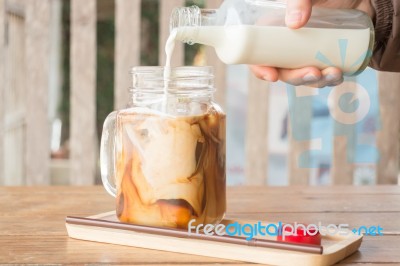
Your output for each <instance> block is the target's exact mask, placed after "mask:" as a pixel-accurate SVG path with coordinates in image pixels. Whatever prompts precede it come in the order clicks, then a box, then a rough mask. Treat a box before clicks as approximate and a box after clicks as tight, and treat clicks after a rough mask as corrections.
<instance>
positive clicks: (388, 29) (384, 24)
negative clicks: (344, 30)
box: [370, 0, 400, 72]
mask: <svg viewBox="0 0 400 266" xmlns="http://www.w3.org/2000/svg"><path fill="white" fill-rule="evenodd" d="M372 5H373V7H374V9H375V13H376V19H375V47H374V51H373V56H372V61H371V63H370V66H371V67H373V68H375V69H377V70H382V71H391V72H400V2H399V1H398V0H372Z"/></svg>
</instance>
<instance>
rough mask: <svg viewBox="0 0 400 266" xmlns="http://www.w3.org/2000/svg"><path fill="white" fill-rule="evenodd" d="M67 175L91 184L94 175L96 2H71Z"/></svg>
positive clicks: (74, 181) (95, 141)
mask: <svg viewBox="0 0 400 266" xmlns="http://www.w3.org/2000/svg"><path fill="white" fill-rule="evenodd" d="M70 120H71V133H70V138H71V140H70V147H71V176H70V182H71V184H75V185H83V184H93V182H94V178H95V173H96V158H97V154H96V147H97V137H96V132H95V125H96V0H87V1H80V0H72V1H71V119H70Z"/></svg>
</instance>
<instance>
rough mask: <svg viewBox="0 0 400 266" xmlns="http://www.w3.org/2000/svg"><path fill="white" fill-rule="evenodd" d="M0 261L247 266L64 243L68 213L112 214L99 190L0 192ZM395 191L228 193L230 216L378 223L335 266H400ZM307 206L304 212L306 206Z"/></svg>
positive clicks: (399, 196)
mask: <svg viewBox="0 0 400 266" xmlns="http://www.w3.org/2000/svg"><path fill="white" fill-rule="evenodd" d="M0 202H1V204H0V228H1V229H0V246H1V247H2V248H0V263H1V264H3V263H18V264H20V263H37V264H55V263H76V264H87V263H102V264H108V265H110V264H122V265H123V264H135V265H160V264H164V263H165V264H174V265H192V264H216V263H218V264H224V265H225V264H226V265H238V264H240V265H248V264H245V263H241V262H233V261H229V260H222V259H213V258H207V257H200V256H190V255H184V254H175V253H169V252H162V251H152V250H147V249H139V248H130V247H123V246H117V245H108V244H100V243H92V242H87V241H79V240H74V239H70V238H68V237H67V234H66V230H65V226H64V222H65V220H64V219H65V217H66V216H67V215H76V216H89V215H93V214H96V213H101V212H106V211H110V210H112V209H113V208H114V203H115V202H114V198H112V197H111V196H109V195H108V194H107V193H106V192H105V190H104V189H103V188H102V187H99V186H96V187H86V186H83V187H0ZM399 202H400V187H399V186H368V187H366V186H365V187H357V186H330V187H307V186H291V187H228V215H227V216H228V218H231V217H232V218H241V219H259V220H261V221H279V220H281V221H295V220H297V221H299V222H318V221H321V222H322V224H325V223H335V224H337V223H349V224H351V225H352V226H360V225H367V226H369V225H377V224H379V225H381V226H382V227H383V228H384V232H385V235H384V236H376V237H372V236H371V237H365V238H364V240H363V243H362V245H361V248H360V252H358V253H356V254H355V255H353V256H351V257H350V258H348V259H346V260H345V261H343V262H341V265H363V264H366V265H375V264H385V265H387V264H388V265H396V264H397V265H398V264H399V263H400V237H399V235H400V224H399V223H400V220H399V219H398V217H399V216H400V203H399ZM307 205H310V206H307Z"/></svg>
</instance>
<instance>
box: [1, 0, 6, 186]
mask: <svg viewBox="0 0 400 266" xmlns="http://www.w3.org/2000/svg"><path fill="white" fill-rule="evenodd" d="M5 23H6V18H5V1H0V185H4V179H5V177H4V112H5V110H4V100H5V99H4V96H5V68H6V66H5V65H6V56H5V49H6V47H5V46H6V42H5V41H6V40H5V31H4V30H5V27H6V24H5Z"/></svg>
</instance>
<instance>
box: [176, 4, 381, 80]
mask: <svg viewBox="0 0 400 266" xmlns="http://www.w3.org/2000/svg"><path fill="white" fill-rule="evenodd" d="M312 14H313V15H312V17H311V18H310V20H309V22H308V23H307V25H306V26H305V27H303V28H301V29H296V30H293V29H289V28H287V27H286V26H285V22H284V21H285V19H284V18H285V5H284V4H282V3H277V2H276V1H268V0H264V1H263V0H226V1H225V2H224V3H223V5H222V6H221V7H220V9H218V10H202V9H199V8H198V7H196V6H193V7H184V8H177V9H175V10H174V11H173V13H172V15H171V29H172V31H173V32H174V34H175V30H176V36H175V38H176V40H180V41H184V42H188V43H200V44H205V45H210V46H213V47H214V48H215V50H216V52H217V55H218V57H219V58H220V59H221V60H222V61H223V62H224V63H226V64H255V65H267V66H273V67H281V68H289V69H290V68H300V67H306V66H316V67H318V68H320V69H323V68H326V67H329V66H335V67H338V68H340V69H342V71H343V72H344V73H345V74H347V75H352V74H357V73H359V72H360V71H362V70H363V69H364V68H365V67H366V66H367V65H368V62H369V59H370V56H371V49H372V45H373V41H374V31H373V24H372V21H371V19H370V18H369V17H368V15H366V14H365V13H363V12H361V11H358V10H349V9H322V8H319V9H317V8H314V9H313V13H312Z"/></svg>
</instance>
